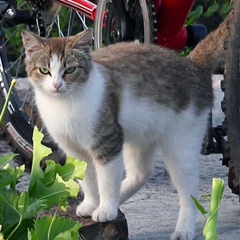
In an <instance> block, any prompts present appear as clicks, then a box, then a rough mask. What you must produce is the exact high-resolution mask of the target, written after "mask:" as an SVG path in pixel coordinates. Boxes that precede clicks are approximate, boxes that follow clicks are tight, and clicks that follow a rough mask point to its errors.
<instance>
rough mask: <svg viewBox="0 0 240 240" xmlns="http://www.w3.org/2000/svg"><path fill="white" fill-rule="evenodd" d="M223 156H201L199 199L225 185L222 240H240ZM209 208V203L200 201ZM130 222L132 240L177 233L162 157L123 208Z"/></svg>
mask: <svg viewBox="0 0 240 240" xmlns="http://www.w3.org/2000/svg"><path fill="white" fill-rule="evenodd" d="M221 79H222V76H219V75H218V76H214V78H213V84H214V91H215V106H214V111H213V117H214V125H215V126H216V125H218V124H221V122H222V119H223V114H222V112H221V109H220V101H221V100H222V92H221V90H220V88H219V86H220V80H221ZM9 151H10V148H9V147H8V146H7V145H6V143H5V142H4V141H3V140H1V139H0V154H1V153H4V152H9ZM220 158H221V155H218V154H216V155H209V156H201V160H200V161H201V176H200V186H199V199H200V197H201V196H202V195H205V194H209V193H210V192H211V181H212V178H222V179H223V180H224V181H225V191H224V194H223V199H222V203H221V206H220V210H219V224H218V238H217V239H218V240H237V239H240V203H239V200H238V197H237V196H236V195H233V194H232V193H231V192H230V190H229V188H228V187H227V172H228V169H227V168H226V167H225V166H222V164H221V161H219V159H220ZM27 183H28V175H26V176H25V177H24V178H23V179H22V182H21V183H20V184H19V186H18V187H19V188H20V189H21V190H25V189H27ZM200 202H201V203H202V204H203V205H204V206H205V208H206V209H207V208H208V203H209V200H204V201H203V200H201V201H200ZM121 210H122V211H123V212H124V213H125V216H126V218H127V221H128V228H129V239H130V240H165V239H169V237H170V235H171V233H172V232H173V230H174V227H175V224H176V221H177V216H178V210H179V206H178V196H177V193H176V191H175V190H174V188H173V187H172V185H171V183H170V180H169V176H168V174H167V172H166V170H165V167H164V165H163V161H162V159H161V154H160V153H159V154H157V156H156V168H155V173H154V175H153V176H152V177H151V178H150V179H149V180H148V181H147V183H146V185H145V186H144V187H143V188H142V189H141V190H140V191H139V192H138V193H137V194H136V195H135V196H133V197H132V198H130V199H129V200H128V201H127V202H126V203H125V204H123V205H122V206H121ZM196 221H197V224H196V237H195V240H200V239H203V237H202V230H203V226H204V223H205V221H206V219H205V218H204V217H203V216H202V215H201V214H200V213H198V215H197V220H196Z"/></svg>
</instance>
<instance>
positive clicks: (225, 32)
mask: <svg viewBox="0 0 240 240" xmlns="http://www.w3.org/2000/svg"><path fill="white" fill-rule="evenodd" d="M232 17H233V12H232V11H231V12H230V13H229V14H228V16H227V17H226V18H225V20H224V21H223V22H222V23H221V24H220V25H219V27H218V28H217V29H216V30H215V31H213V32H212V33H210V34H209V35H208V36H207V37H206V38H204V39H203V40H202V41H201V42H199V43H198V45H197V46H196V47H195V48H194V49H193V51H192V52H191V53H190V54H189V56H188V58H190V59H192V61H193V62H194V63H195V64H196V65H197V66H199V67H201V68H204V69H206V70H208V71H209V72H211V73H212V72H213V71H214V70H215V68H216V67H217V65H218V63H219V62H220V61H221V60H224V58H225V52H226V50H225V49H224V45H225V44H226V42H227V40H228V38H229V36H230V32H229V26H228V25H229V24H228V23H229V21H230V20H231V18H232Z"/></svg>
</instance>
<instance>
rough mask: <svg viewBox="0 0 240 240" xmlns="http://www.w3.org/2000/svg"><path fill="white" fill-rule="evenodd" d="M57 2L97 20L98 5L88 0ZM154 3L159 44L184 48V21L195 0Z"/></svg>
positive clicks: (185, 35)
mask: <svg viewBox="0 0 240 240" xmlns="http://www.w3.org/2000/svg"><path fill="white" fill-rule="evenodd" d="M112 1H118V0H112ZM55 2H58V3H59V4H61V5H65V6H68V7H70V8H75V9H78V11H79V12H80V13H82V14H83V15H85V16H86V17H87V18H88V19H90V20H92V21H95V18H96V9H97V5H96V4H94V3H92V2H90V1H88V0H55ZM153 3H154V6H155V9H156V13H157V22H158V25H157V27H158V29H157V38H158V41H157V44H158V45H161V46H164V47H168V48H172V49H175V50H180V49H183V48H184V47H185V46H186V43H187V30H186V28H185V25H184V23H185V20H186V18H187V15H188V13H189V11H190V9H191V7H192V5H193V3H194V0H184V1H182V0H153ZM126 24H127V23H126Z"/></svg>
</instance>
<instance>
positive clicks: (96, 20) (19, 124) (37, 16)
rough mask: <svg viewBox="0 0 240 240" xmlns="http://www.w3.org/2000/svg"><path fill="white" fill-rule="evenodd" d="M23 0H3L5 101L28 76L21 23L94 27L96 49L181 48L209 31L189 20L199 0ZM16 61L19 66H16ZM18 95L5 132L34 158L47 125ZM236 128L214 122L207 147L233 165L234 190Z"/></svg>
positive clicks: (55, 31)
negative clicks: (18, 44)
mask: <svg viewBox="0 0 240 240" xmlns="http://www.w3.org/2000/svg"><path fill="white" fill-rule="evenodd" d="M20 2H22V4H21V5H19V4H18V5H17V4H16V1H13V0H12V1H0V17H1V21H0V33H1V35H0V46H1V48H0V63H1V64H0V72H1V75H0V76H1V77H0V84H1V98H0V106H2V104H3V102H4V100H5V96H6V92H7V91H8V88H9V85H10V82H11V80H12V79H13V78H19V76H20V77H24V76H25V75H24V71H23V70H22V69H24V65H23V64H22V60H23V59H24V55H23V51H20V52H18V53H17V54H18V55H19V56H18V58H17V59H13V60H11V57H12V56H11V54H13V53H12V52H11V51H10V50H11V47H9V45H8V44H9V41H8V39H10V37H11V36H13V35H14V34H15V33H19V31H20V30H21V29H20V30H18V28H19V27H20V26H22V25H23V26H22V27H21V28H29V29H30V30H31V31H34V32H36V33H38V34H40V35H41V36H47V37H51V36H65V35H72V34H75V33H77V32H79V31H81V30H84V29H86V28H88V27H94V38H95V39H94V45H95V48H96V49H97V48H100V47H103V46H106V45H109V44H113V43H116V42H120V41H136V42H140V43H154V44H158V45H162V46H165V47H169V48H172V49H175V50H180V49H182V48H183V47H185V46H186V45H190V46H194V45H195V44H196V43H197V42H199V41H200V40H201V39H202V38H203V37H204V36H205V35H206V28H205V27H204V26H201V25H190V26H188V27H186V26H185V25H184V22H185V20H186V18H187V15H188V13H189V11H190V9H191V7H192V5H193V3H194V0H185V1H181V0H175V1H169V0H117V1H116V0H98V3H97V5H96V3H94V2H91V1H88V0H55V1H53V3H52V1H51V0H45V1H44V0H28V2H31V3H32V4H33V6H34V8H32V7H29V5H26V3H24V2H25V1H20ZM237 2H238V1H236V3H235V5H236V6H237V4H238V3H237ZM235 5H233V9H234V11H237V10H238V8H237V7H236V6H235ZM63 16H64V18H66V16H67V17H68V18H67V20H65V24H63V25H64V26H61V25H60V23H62V22H64V21H63ZM60 19H61V20H60ZM78 21H79V22H80V23H81V24H79V23H78ZM236 21H237V20H236V19H235V18H234V19H233V23H231V24H233V25H234V24H235V22H236ZM62 27H63V29H62ZM6 30H11V32H10V33H11V34H12V35H7V34H9V33H8V32H6ZM6 36H8V39H7V38H6ZM19 37H20V36H19ZM16 38H18V36H16ZM232 39H233V38H232ZM235 44H236V43H235ZM10 46H11V45H10ZM235 48H236V46H235V45H234V49H235ZM230 49H233V48H230ZM229 52H230V51H229ZM236 52H237V51H236ZM13 55H14V54H13ZM14 57H15V55H14V56H13V58H14ZM238 58H239V56H236V55H234V56H230V55H229V56H228V61H227V67H226V68H227V69H228V70H227V74H226V79H227V78H229V77H228V76H230V75H231V74H232V73H235V72H236V70H235V69H233V68H232V69H229V68H228V66H229V65H230V64H231V61H232V60H233V59H234V61H236V59H238ZM15 66H18V68H17V69H15ZM13 70H14V71H13ZM237 80H238V78H237V77H235V79H234V80H232V82H237ZM229 82H230V81H227V80H224V81H223V84H225V85H229ZM232 88H233V87H232V86H226V90H224V92H225V102H227V104H228V105H229V102H230V101H232V100H231V98H230V96H231V95H232V94H231V93H232V92H233V89H232ZM237 89H238V90H237V91H238V92H235V93H236V94H234V97H235V98H236V101H237V103H236V104H235V107H236V105H237V104H238V106H239V105H240V104H239V103H238V102H239V99H238V98H239V97H237V94H239V91H240V90H239V88H237ZM19 95H20V94H19V92H17V91H15V92H14V93H13V94H12V99H11V101H10V104H9V107H8V113H7V116H6V117H5V120H4V123H3V127H2V132H4V134H5V135H6V136H7V137H8V138H9V142H10V143H11V144H12V145H13V146H14V147H15V150H16V151H18V152H20V153H21V155H22V156H24V157H25V159H31V156H32V133H33V127H34V125H35V124H36V125H38V126H39V127H40V128H44V127H43V126H42V125H41V123H39V122H38V121H37V120H38V119H37V118H36V117H34V116H36V113H35V110H34V109H33V110H32V109H31V108H29V106H27V107H25V106H24V102H25V100H24V97H20V99H21V100H19ZM227 109H228V110H226V109H223V110H224V111H225V114H226V116H227V117H228V118H229V116H232V115H233V113H235V110H234V109H235V108H234V107H231V104H230V107H228V108H227ZM229 109H230V110H229ZM230 118H231V117H230ZM232 118H233V117H232ZM234 123H235V125H237V127H238V128H240V124H239V123H240V121H239V118H237V116H236V115H234ZM230 125H231V124H230ZM233 132H234V131H233V126H229V123H228V125H226V122H225V125H224V131H222V128H221V127H220V128H219V127H217V128H213V127H212V125H210V127H209V131H208V135H207V141H206V142H207V143H208V144H207V145H206V146H205V148H206V149H207V151H205V153H206V154H210V153H216V152H220V153H222V154H223V164H225V165H229V167H230V168H229V170H230V171H231V176H233V179H232V180H230V182H231V183H230V186H231V184H232V191H233V192H235V193H237V194H239V192H240V191H239V188H240V182H239V179H238V178H239V176H240V159H239V157H240V153H239V151H240V150H237V148H238V147H237V146H239V145H240V139H239V138H236V137H234V138H233V137H232V136H233V135H234V134H233ZM238 132H240V129H239V131H238ZM225 136H228V138H229V139H234V141H233V142H234V143H233V142H230V141H228V143H227V145H228V146H230V147H227V148H226V147H225V145H226V143H225ZM44 144H46V145H48V146H50V147H51V148H52V149H53V150H54V151H57V146H56V145H55V144H53V143H52V142H51V140H50V139H49V138H48V137H47V136H46V137H45V138H44ZM239 149H240V148H239ZM232 152H234V155H233V154H232ZM229 179H230V178H229Z"/></svg>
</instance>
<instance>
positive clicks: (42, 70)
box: [39, 67, 49, 75]
mask: <svg viewBox="0 0 240 240" xmlns="http://www.w3.org/2000/svg"><path fill="white" fill-rule="evenodd" d="M39 72H40V73H41V74H44V75H46V74H49V70H48V69H47V68H45V67H40V68H39Z"/></svg>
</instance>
